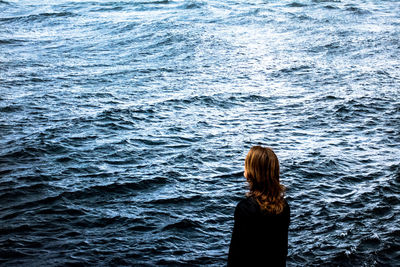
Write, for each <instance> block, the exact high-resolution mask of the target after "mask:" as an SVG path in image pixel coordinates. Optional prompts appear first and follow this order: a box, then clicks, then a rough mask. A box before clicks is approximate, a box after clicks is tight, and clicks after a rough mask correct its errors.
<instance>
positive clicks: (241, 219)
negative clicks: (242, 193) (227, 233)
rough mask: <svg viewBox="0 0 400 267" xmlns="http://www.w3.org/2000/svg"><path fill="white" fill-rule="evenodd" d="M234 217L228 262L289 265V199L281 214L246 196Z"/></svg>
mask: <svg viewBox="0 0 400 267" xmlns="http://www.w3.org/2000/svg"><path fill="white" fill-rule="evenodd" d="M234 218H235V224H234V227H233V233H232V239H231V244H230V246H229V256H228V266H286V256H287V252H288V228H289V223H290V207H289V204H288V203H287V202H286V201H285V207H284V209H283V211H282V212H281V213H280V214H269V213H266V212H263V211H261V209H260V206H259V204H258V203H257V201H256V200H255V199H254V198H252V197H247V198H246V199H243V200H241V201H240V202H239V203H238V204H237V206H236V209H235V217H234Z"/></svg>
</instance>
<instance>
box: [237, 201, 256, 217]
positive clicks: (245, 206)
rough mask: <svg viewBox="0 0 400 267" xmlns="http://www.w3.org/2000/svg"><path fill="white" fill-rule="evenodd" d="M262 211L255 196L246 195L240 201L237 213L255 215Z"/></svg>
mask: <svg viewBox="0 0 400 267" xmlns="http://www.w3.org/2000/svg"><path fill="white" fill-rule="evenodd" d="M259 212H260V207H259V205H258V203H257V201H256V200H255V199H254V198H253V197H245V198H243V199H242V200H240V201H239V203H238V204H237V206H236V210H235V213H238V214H240V215H247V216H250V215H254V214H257V213H259Z"/></svg>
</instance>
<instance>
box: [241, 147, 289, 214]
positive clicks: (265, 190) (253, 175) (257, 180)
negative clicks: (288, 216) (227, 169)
mask: <svg viewBox="0 0 400 267" xmlns="http://www.w3.org/2000/svg"><path fill="white" fill-rule="evenodd" d="M245 176H246V179H247V182H248V183H249V185H250V191H249V192H248V193H247V196H252V197H254V198H255V199H256V200H257V202H258V204H259V205H260V208H261V210H263V211H267V212H270V213H273V214H279V213H281V212H282V210H283V208H284V206H285V200H284V192H285V187H284V186H283V185H281V184H280V182H279V161H278V157H277V156H276V155H275V153H274V151H272V149H271V148H268V147H261V146H253V147H252V148H251V149H250V151H249V153H248V154H247V156H246V160H245Z"/></svg>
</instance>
